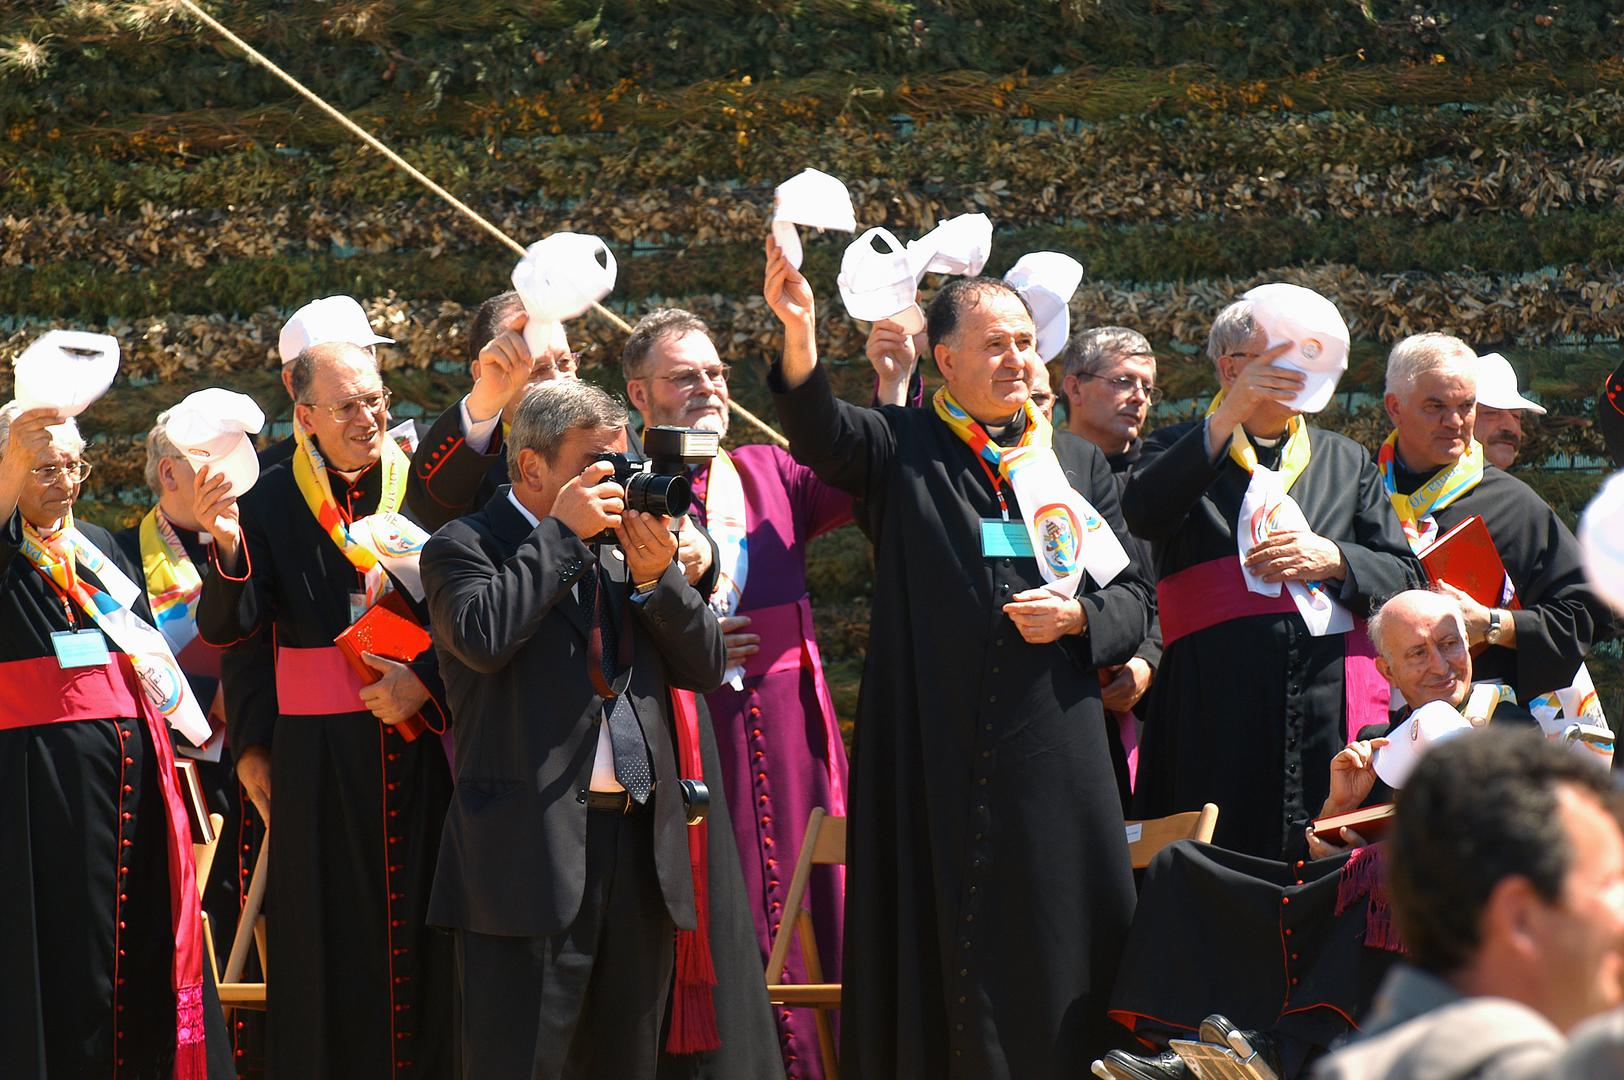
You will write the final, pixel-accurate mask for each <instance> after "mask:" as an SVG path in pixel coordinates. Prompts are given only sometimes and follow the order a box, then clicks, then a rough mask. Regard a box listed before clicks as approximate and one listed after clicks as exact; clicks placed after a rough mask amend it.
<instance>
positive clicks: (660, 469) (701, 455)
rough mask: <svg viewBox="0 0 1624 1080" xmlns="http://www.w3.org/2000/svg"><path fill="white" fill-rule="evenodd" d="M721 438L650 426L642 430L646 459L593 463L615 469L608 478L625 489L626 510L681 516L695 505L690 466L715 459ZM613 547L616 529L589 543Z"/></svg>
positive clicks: (606, 457) (608, 456)
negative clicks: (603, 463)
mask: <svg viewBox="0 0 1624 1080" xmlns="http://www.w3.org/2000/svg"><path fill="white" fill-rule="evenodd" d="M721 444H722V437H721V436H720V435H718V434H717V433H716V432H714V431H703V430H701V429H699V428H679V427H648V428H644V429H643V458H642V459H641V460H638V459H635V458H632V457H629V456H628V455H626V454H616V453H603V454H599V455H598V456H597V457H596V458H595V459H594V460H596V461H607V462H609V463H610V464H611V465H613V466H614V467H615V471H614V473H613V475H611V476H610V477H609V479H611V480H613V481H614V482H615V483H617V484H619V485H620V486H621V487H622V488H625V489H626V509H628V510H636V511H637V512H638V513H640V514H655V515H658V516H660V517H681V516H682V515H683V514H686V513H687V512H688V508H689V507H690V506H692V505H693V496H694V492H693V488H692V486H690V485H689V483H688V475H687V473H688V466H690V465H705V464H707V463H709V462H710V461H711V460H712V459H713V458H715V457H716V453H717V451H718V450H719V449H720V448H721ZM587 542H588V543H590V544H612V543H614V542H615V533H614V530H613V529H606V530H604V531H603V532H601V533H599V534H598V535H597V536H594V537H592V538H591V539H590V540H588V541H587Z"/></svg>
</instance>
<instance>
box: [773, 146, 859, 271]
mask: <svg viewBox="0 0 1624 1080" xmlns="http://www.w3.org/2000/svg"><path fill="white" fill-rule="evenodd" d="M797 225H805V226H807V227H808V228H813V229H839V230H840V231H841V232H856V231H857V212H856V210H854V209H853V208H852V204H851V192H849V191H847V190H846V185H845V184H842V183H841V182H840V181H839V180H837V179H835V178H834V177H833V176H830V175H829V174H828V173H826V172H819V171H818V170H817V169H804V170H802V171H801V172H798V173H796V174H795V175H794V176H792V177H790V178H789V179H788V180H785V181H784V182H783V183H782V184H779V185H778V187H777V188H776V189H774V191H773V221H772V233H773V239H774V240H776V241H778V247H779V249H780V250H781V251H783V253H784V258H785V259H788V260H789V264H790V265H791V266H793V267H795V269H797V270H799V269H800V268H801V259H802V257H803V252H802V250H801V236H800V233H798V232H796V231H795V226H797Z"/></svg>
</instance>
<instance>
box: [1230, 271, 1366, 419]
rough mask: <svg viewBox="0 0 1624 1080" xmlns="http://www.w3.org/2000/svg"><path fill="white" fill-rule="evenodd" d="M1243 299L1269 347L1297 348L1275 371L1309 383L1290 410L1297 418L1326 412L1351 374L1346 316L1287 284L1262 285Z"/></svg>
mask: <svg viewBox="0 0 1624 1080" xmlns="http://www.w3.org/2000/svg"><path fill="white" fill-rule="evenodd" d="M1241 299H1243V300H1249V301H1251V303H1252V321H1253V322H1254V323H1256V324H1257V325H1258V326H1259V327H1260V328H1261V329H1262V330H1263V332H1264V334H1265V335H1266V336H1267V344H1268V345H1270V346H1273V345H1278V344H1280V343H1282V342H1287V341H1289V342H1292V343H1293V344H1292V347H1291V348H1290V349H1289V350H1287V352H1286V353H1285V354H1284V355H1282V356H1281V357H1279V358H1278V359H1277V360H1275V361H1274V363H1275V365H1276V366H1278V367H1283V368H1289V369H1290V370H1292V371H1300V372H1302V373H1303V374H1304V375H1306V376H1307V377H1308V381H1307V384H1306V385H1305V386H1304V387H1303V389H1302V390H1301V391H1300V392H1299V393H1298V394H1297V396H1296V397H1294V398H1292V399H1291V400H1290V401H1289V402H1286V404H1287V405H1288V406H1289V407H1290V408H1293V409H1296V410H1297V411H1299V412H1308V413H1315V412H1320V411H1321V410H1323V409H1324V408H1325V407H1326V406H1327V405H1329V404H1330V403H1331V395H1333V394H1335V393H1336V384H1337V382H1338V380H1340V379H1341V378H1342V373H1343V372H1344V371H1347V370H1348V344H1349V336H1348V324H1347V323H1346V322H1345V321H1344V320H1343V318H1342V313H1341V312H1339V311H1337V309H1336V305H1335V304H1333V303H1331V301H1329V300H1327V299H1326V298H1325V297H1323V296H1321V295H1320V294H1319V293H1317V292H1315V291H1314V290H1313V289H1305V288H1303V287H1302V286H1301V285H1290V284H1287V283H1285V282H1275V283H1273V284H1270V285H1259V286H1258V287H1257V288H1255V289H1252V290H1249V291H1248V292H1246V293H1245V294H1243V295H1242V297H1241Z"/></svg>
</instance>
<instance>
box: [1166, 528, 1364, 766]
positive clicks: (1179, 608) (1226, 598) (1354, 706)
mask: <svg viewBox="0 0 1624 1080" xmlns="http://www.w3.org/2000/svg"><path fill="white" fill-rule="evenodd" d="M1156 605H1157V614H1158V615H1159V616H1160V618H1161V621H1162V647H1163V648H1164V649H1170V648H1172V647H1173V643H1174V642H1175V641H1177V640H1179V639H1180V638H1183V637H1188V636H1189V635H1191V634H1195V633H1199V632H1200V631H1202V630H1209V629H1211V628H1212V627H1214V626H1217V625H1219V624H1221V623H1226V622H1232V621H1234V620H1236V619H1245V618H1249V617H1252V616H1256V615H1285V614H1292V615H1295V614H1296V613H1297V605H1296V604H1295V603H1294V602H1293V601H1292V599H1291V595H1290V593H1288V592H1287V591H1286V590H1285V589H1283V588H1282V589H1281V590H1280V595H1279V596H1261V595H1259V594H1258V593H1255V592H1252V591H1251V590H1250V589H1248V588H1247V587H1246V579H1245V577H1244V576H1242V574H1241V561H1240V559H1239V557H1237V556H1234V555H1226V556H1224V557H1223V558H1221V559H1213V560H1212V561H1210V562H1204V563H1197V564H1196V565H1194V566H1190V567H1186V568H1185V569H1183V570H1180V571H1178V572H1177V573H1174V574H1169V575H1168V576H1167V577H1165V578H1163V579H1162V580H1161V581H1160V582H1158V583H1157V585H1156ZM1343 648H1344V654H1343V662H1342V696H1343V703H1344V705H1345V706H1346V730H1345V731H1344V732H1343V734H1344V736H1345V738H1346V740H1347V741H1348V742H1352V741H1353V739H1354V736H1355V735H1357V734H1358V732H1359V730H1360V729H1361V728H1363V727H1365V726H1366V725H1368V724H1377V723H1383V724H1384V723H1386V722H1387V706H1388V701H1389V698H1390V694H1391V691H1390V689H1389V688H1388V685H1387V680H1386V679H1384V678H1382V677H1381V675H1380V674H1379V673H1378V672H1377V671H1376V650H1375V649H1374V648H1372V646H1371V643H1370V636H1369V635H1368V634H1366V633H1365V621H1364V620H1363V619H1358V618H1356V619H1355V620H1354V626H1353V629H1352V630H1351V631H1349V632H1348V633H1347V634H1346V635H1345V641H1344V645H1343Z"/></svg>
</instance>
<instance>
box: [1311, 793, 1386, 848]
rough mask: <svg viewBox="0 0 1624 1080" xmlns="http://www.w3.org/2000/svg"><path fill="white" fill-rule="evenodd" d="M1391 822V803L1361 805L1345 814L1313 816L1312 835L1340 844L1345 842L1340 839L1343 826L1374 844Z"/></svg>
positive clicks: (1330, 842) (1383, 835) (1384, 834)
mask: <svg viewBox="0 0 1624 1080" xmlns="http://www.w3.org/2000/svg"><path fill="white" fill-rule="evenodd" d="M1392 824H1393V804H1392V803H1382V804H1381V805H1380V806H1361V807H1360V808H1359V809H1357V810H1349V811H1348V812H1347V813H1345V814H1332V815H1331V816H1330V817H1322V818H1315V819H1314V823H1313V825H1311V826H1310V828H1312V829H1313V830H1314V835H1315V836H1317V837H1318V838H1319V839H1321V840H1324V841H1325V842H1326V843H1328V844H1337V845H1339V846H1340V845H1342V844H1345V843H1347V841H1346V840H1344V839H1342V830H1343V829H1344V828H1348V829H1352V830H1353V831H1354V832H1356V833H1358V834H1359V835H1360V836H1362V837H1364V838H1365V840H1366V842H1368V843H1372V844H1374V843H1375V842H1376V841H1378V840H1380V839H1382V838H1383V837H1385V836H1386V835H1387V830H1388V829H1389V828H1390V827H1391V826H1392Z"/></svg>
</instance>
